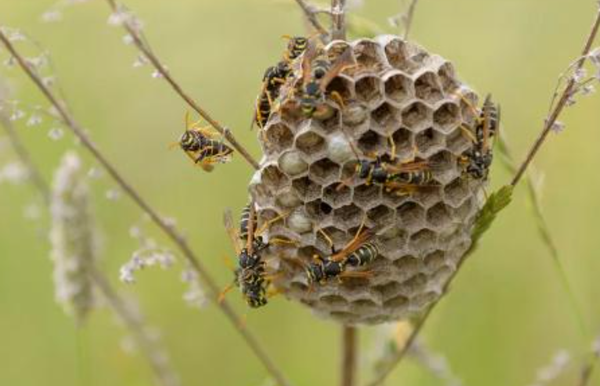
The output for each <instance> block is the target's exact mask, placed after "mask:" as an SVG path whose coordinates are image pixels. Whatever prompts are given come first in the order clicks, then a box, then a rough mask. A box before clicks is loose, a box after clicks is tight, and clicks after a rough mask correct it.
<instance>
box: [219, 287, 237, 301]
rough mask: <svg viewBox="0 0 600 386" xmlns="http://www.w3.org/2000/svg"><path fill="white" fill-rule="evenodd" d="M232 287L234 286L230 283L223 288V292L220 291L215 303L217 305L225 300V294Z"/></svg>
mask: <svg viewBox="0 0 600 386" xmlns="http://www.w3.org/2000/svg"><path fill="white" fill-rule="evenodd" d="M233 287H235V285H234V283H231V284H229V285H228V286H227V287H225V288H224V289H223V291H221V293H220V294H219V297H218V298H217V302H219V304H220V303H223V300H225V296H227V294H228V293H229V291H231V290H232V289H233Z"/></svg>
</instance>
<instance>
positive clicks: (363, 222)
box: [344, 217, 365, 248]
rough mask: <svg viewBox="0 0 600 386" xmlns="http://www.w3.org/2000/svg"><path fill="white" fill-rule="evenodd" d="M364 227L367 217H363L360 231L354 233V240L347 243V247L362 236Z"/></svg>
mask: <svg viewBox="0 0 600 386" xmlns="http://www.w3.org/2000/svg"><path fill="white" fill-rule="evenodd" d="M364 227H365V217H363V219H362V220H361V222H360V226H359V227H358V231H356V234H355V235H354V237H353V238H352V240H350V242H349V243H348V244H346V247H347V246H348V245H352V244H354V243H355V242H356V241H357V240H358V238H359V237H360V235H361V233H362V230H363V229H364ZM344 248H345V247H344Z"/></svg>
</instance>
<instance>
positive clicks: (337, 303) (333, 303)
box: [320, 295, 348, 308]
mask: <svg viewBox="0 0 600 386" xmlns="http://www.w3.org/2000/svg"><path fill="white" fill-rule="evenodd" d="M320 300H321V302H323V303H326V304H327V305H328V306H329V307H332V308H342V307H345V306H347V305H348V302H347V301H346V299H344V298H343V297H341V296H339V295H325V296H321V298H320Z"/></svg>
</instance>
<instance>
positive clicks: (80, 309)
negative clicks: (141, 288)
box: [50, 152, 97, 323]
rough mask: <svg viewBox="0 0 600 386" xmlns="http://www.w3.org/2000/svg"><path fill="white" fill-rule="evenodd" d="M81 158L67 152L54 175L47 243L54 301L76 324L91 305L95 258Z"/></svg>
mask: <svg viewBox="0 0 600 386" xmlns="http://www.w3.org/2000/svg"><path fill="white" fill-rule="evenodd" d="M89 200H90V199H89V190H88V185H87V182H86V180H85V171H84V170H83V168H82V164H81V160H80V159H79V157H78V156H77V155H76V154H75V153H73V152H70V153H67V154H65V156H64V157H63V159H62V161H61V164H60V166H59V168H58V170H57V171H56V173H55V176H54V186H53V191H52V203H51V216H52V227H51V230H50V242H51V244H52V252H51V258H52V261H53V263H54V284H55V291H56V300H57V301H58V302H59V303H60V304H61V305H62V306H63V308H64V309H65V311H66V312H67V313H69V314H70V315H73V316H74V317H75V318H76V320H77V322H78V323H82V322H84V320H85V317H86V316H87V314H88V312H89V311H90V310H91V309H92V307H93V304H94V296H93V286H92V282H91V280H90V275H89V273H90V272H91V270H92V269H93V265H94V263H95V260H96V252H97V243H96V240H97V238H96V229H95V226H94V222H93V218H92V215H91V211H90V202H89Z"/></svg>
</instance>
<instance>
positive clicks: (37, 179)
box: [0, 113, 50, 204]
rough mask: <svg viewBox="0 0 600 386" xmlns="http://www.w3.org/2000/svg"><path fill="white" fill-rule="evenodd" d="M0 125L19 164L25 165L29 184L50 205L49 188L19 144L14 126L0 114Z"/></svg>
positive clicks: (24, 149)
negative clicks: (32, 185) (33, 186)
mask: <svg viewBox="0 0 600 386" xmlns="http://www.w3.org/2000/svg"><path fill="white" fill-rule="evenodd" d="M0 124H1V125H2V127H4V130H5V131H6V134H7V135H8V140H9V141H10V144H11V146H12V147H13V149H14V151H15V153H16V154H17V157H19V159H20V160H21V163H22V164H23V165H25V167H26V168H27V171H28V175H29V178H30V180H31V182H32V183H33V184H34V185H35V187H36V188H37V190H38V191H39V192H40V194H41V196H42V199H43V200H44V202H45V203H46V204H49V203H50V187H49V186H48V184H47V183H46V181H45V180H44V178H43V177H42V173H41V172H40V170H39V168H38V167H37V165H36V164H35V163H34V162H33V160H32V159H31V155H30V154H29V151H28V150H27V148H26V147H25V145H23V142H21V138H20V137H19V134H18V133H17V131H16V130H15V128H14V126H13V125H12V122H11V121H10V119H8V118H7V117H6V116H5V115H4V114H2V113H0Z"/></svg>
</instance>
